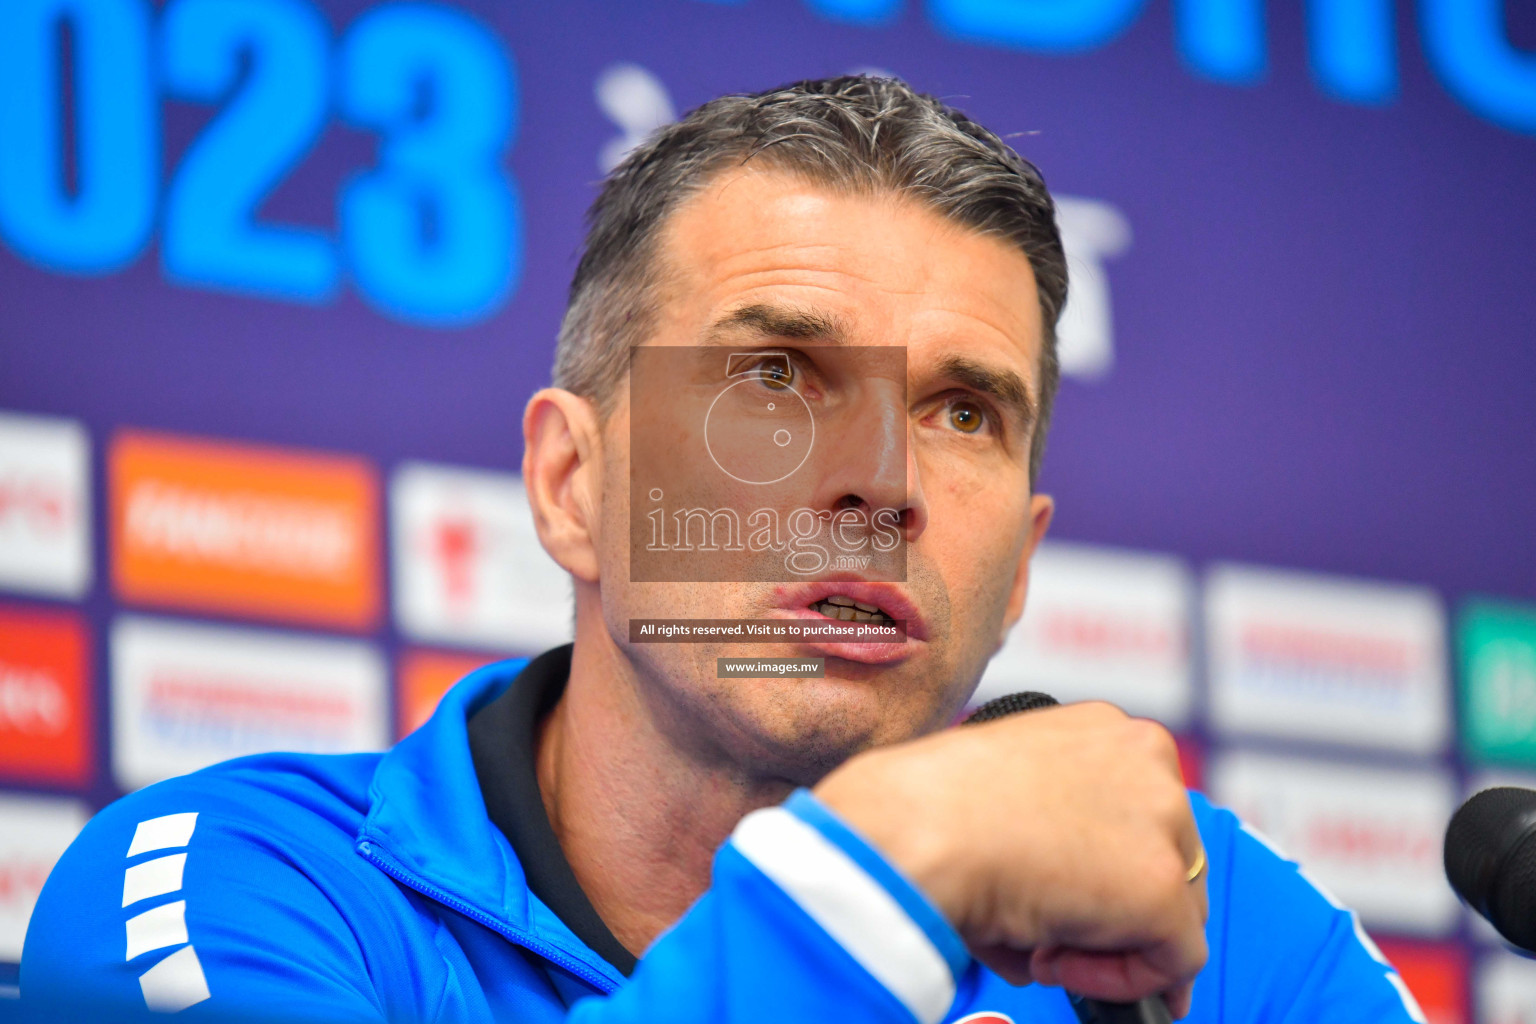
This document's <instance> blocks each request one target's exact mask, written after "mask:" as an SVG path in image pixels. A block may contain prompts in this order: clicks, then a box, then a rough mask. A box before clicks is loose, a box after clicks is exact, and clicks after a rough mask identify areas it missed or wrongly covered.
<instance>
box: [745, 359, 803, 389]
mask: <svg viewBox="0 0 1536 1024" xmlns="http://www.w3.org/2000/svg"><path fill="white" fill-rule="evenodd" d="M753 369H754V372H755V373H756V374H757V379H758V380H760V381H762V382H763V384H764V385H765V386H766V387H769V388H772V389H773V390H774V391H783V390H784V389H785V388H787V387H789V386H790V385H791V384H793V383H794V380H795V368H794V365H793V364H792V363H790V362H788V361H787V360H784V359H768V360H764V361H763V362H762V363H760V364H758V365H757V366H756V367H754V368H753Z"/></svg>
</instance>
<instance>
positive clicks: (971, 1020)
mask: <svg viewBox="0 0 1536 1024" xmlns="http://www.w3.org/2000/svg"><path fill="white" fill-rule="evenodd" d="M955 1024H1013V1018H1012V1017H1010V1016H1008V1015H1007V1014H1006V1013H998V1012H996V1011H995V1010H983V1011H981V1012H980V1013H968V1014H966V1015H965V1016H964V1017H961V1018H960V1019H959V1020H957V1021H955Z"/></svg>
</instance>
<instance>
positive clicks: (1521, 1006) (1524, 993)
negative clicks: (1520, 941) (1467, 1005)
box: [1477, 953, 1536, 1024]
mask: <svg viewBox="0 0 1536 1024" xmlns="http://www.w3.org/2000/svg"><path fill="white" fill-rule="evenodd" d="M1477 1009H1478V1013H1477V1020H1478V1024H1536V963H1533V962H1532V961H1530V960H1527V959H1525V958H1524V957H1519V956H1515V955H1514V954H1513V953H1497V954H1494V955H1493V956H1491V957H1489V958H1488V959H1487V960H1485V961H1483V965H1482V967H1481V968H1480V969H1479V970H1478V972H1477Z"/></svg>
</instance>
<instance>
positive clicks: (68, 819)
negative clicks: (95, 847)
mask: <svg viewBox="0 0 1536 1024" xmlns="http://www.w3.org/2000/svg"><path fill="white" fill-rule="evenodd" d="M90 816H91V815H90V812H89V811H88V810H86V807H85V805H84V804H83V803H81V802H80V801H78V800H61V799H58V798H55V797H43V796H24V795H22V794H19V793H0V960H5V961H10V962H11V963H16V962H17V961H19V960H20V959H21V946H22V941H23V940H24V939H25V938H26V934H27V921H28V919H29V918H31V916H32V907H33V906H34V905H35V904H36V903H37V894H38V893H39V892H41V891H42V888H43V882H44V880H46V879H47V877H48V872H50V871H52V870H53V865H54V863H55V862H57V861H58V859H59V856H60V855H61V854H63V852H64V851H65V849H66V848H68V846H69V844H70V843H72V842H74V839H75V836H77V835H79V834H80V830H81V829H82V828H84V827H85V823H86V821H87V820H88V819H89V818H90Z"/></svg>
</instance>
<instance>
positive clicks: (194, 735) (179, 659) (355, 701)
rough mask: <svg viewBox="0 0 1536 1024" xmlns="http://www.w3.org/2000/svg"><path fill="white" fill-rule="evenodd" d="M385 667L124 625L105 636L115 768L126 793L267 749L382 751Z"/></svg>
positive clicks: (332, 651)
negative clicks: (109, 646)
mask: <svg viewBox="0 0 1536 1024" xmlns="http://www.w3.org/2000/svg"><path fill="white" fill-rule="evenodd" d="M385 685H386V684H385V672H384V663H383V660H382V659H381V658H380V656H379V654H378V652H377V651H375V650H374V649H373V648H372V647H371V646H369V645H368V644H365V643H362V642H359V641H355V640H330V639H318V638H315V637H305V636H296V635H293V634H283V633H276V632H272V631H268V630H255V629H235V628H230V627H223V626H204V625H193V624H191V623H182V622H170V621H166V620H161V619H147V618H137V617H126V618H122V619H119V620H118V621H117V622H115V623H114V624H113V627H112V718H113V720H112V734H113V751H112V754H113V768H114V771H115V772H116V775H117V781H118V783H119V785H121V786H122V787H123V788H125V789H135V788H137V787H139V786H145V785H148V784H149V783H151V782H157V781H159V780H160V779H165V778H170V777H171V776H173V775H181V774H184V773H186V772H190V771H195V770H197V769H198V768H202V767H205V766H207V765H210V764H214V763H216V762H218V761H224V760H227V759H228V758H231V757H239V756H242V755H244V754H254V753H260V752H263V751H270V750H296V751H311V752H317V753H331V752H344V751H357V750H377V749H380V748H382V747H383V746H385V744H386V742H387V734H388V724H387V715H386V703H387V700H386V690H385Z"/></svg>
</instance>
